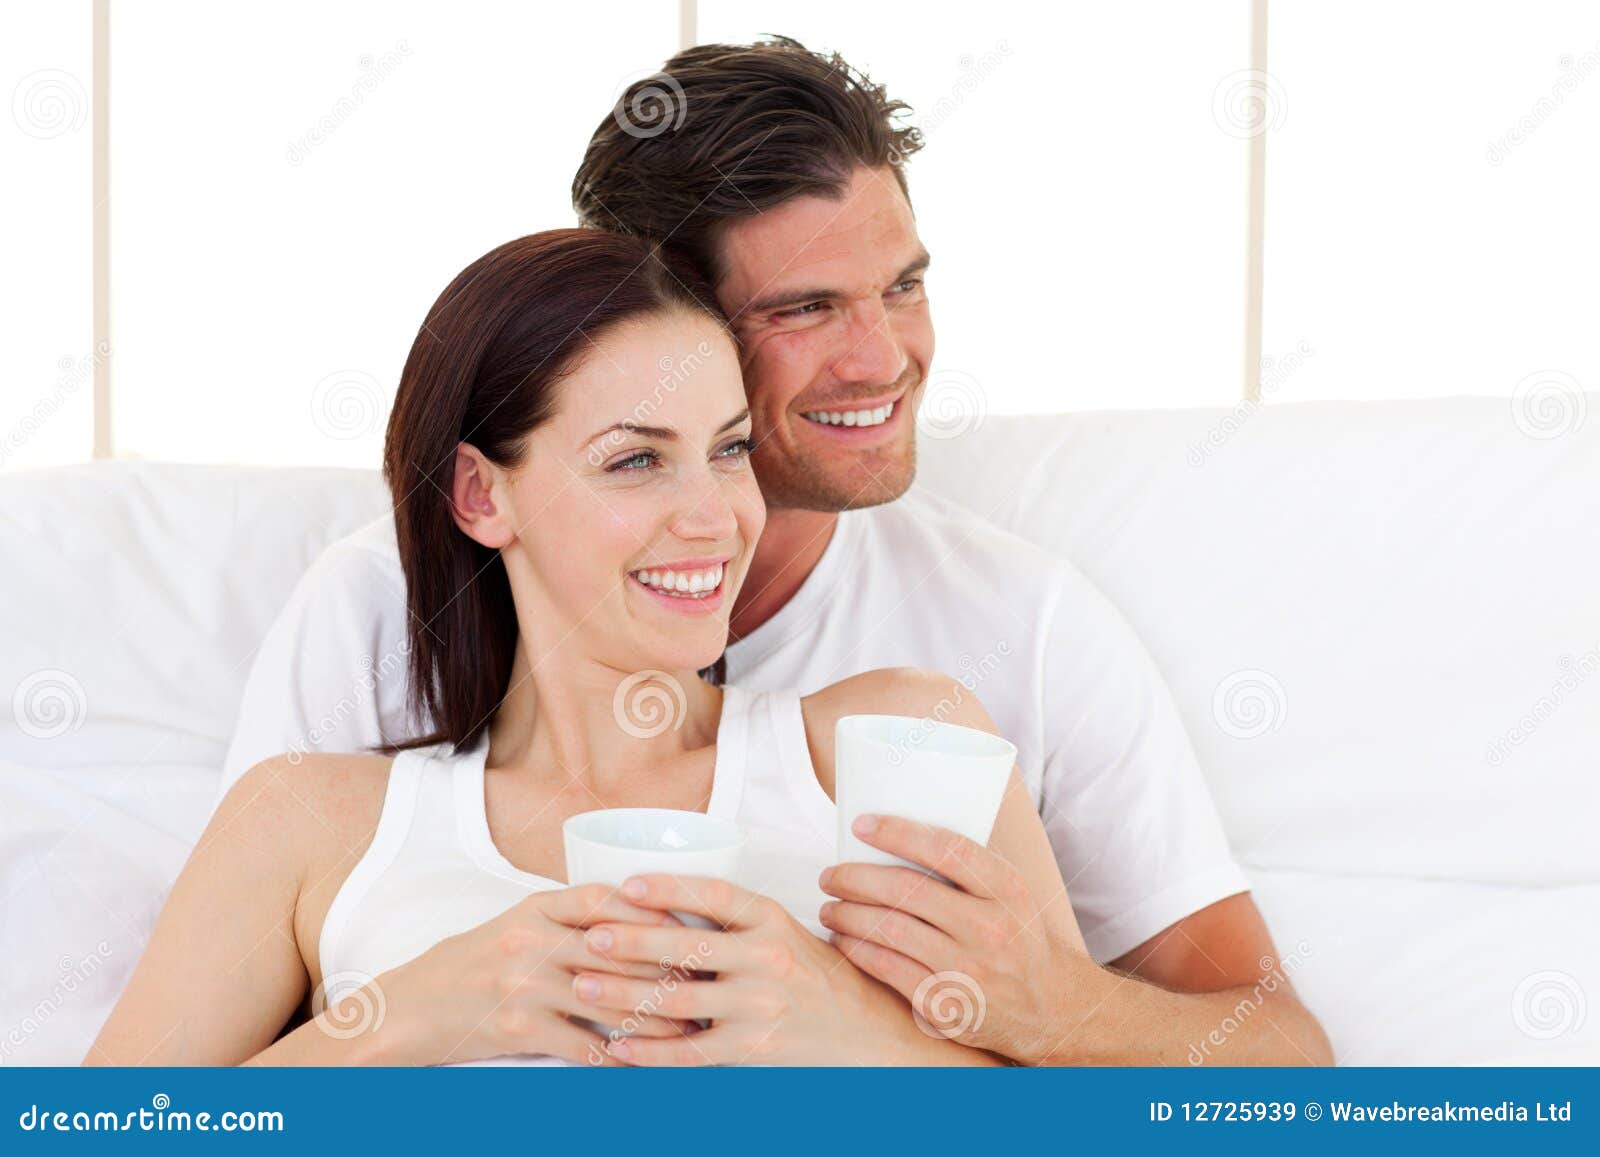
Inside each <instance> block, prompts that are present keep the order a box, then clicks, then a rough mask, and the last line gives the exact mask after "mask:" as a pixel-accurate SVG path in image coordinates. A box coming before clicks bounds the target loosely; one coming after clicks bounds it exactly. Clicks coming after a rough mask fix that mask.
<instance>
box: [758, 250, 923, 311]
mask: <svg viewBox="0 0 1600 1157" xmlns="http://www.w3.org/2000/svg"><path fill="white" fill-rule="evenodd" d="M932 260H933V258H932V257H930V256H929V255H928V251H927V250H926V249H924V250H923V251H922V252H921V253H920V254H919V255H918V256H917V257H916V258H914V259H913V260H912V262H911V264H909V265H907V266H906V267H905V268H904V269H902V270H901V271H900V272H899V273H897V274H895V275H894V278H893V279H892V280H891V281H890V283H889V284H891V285H893V284H895V283H896V282H901V281H904V280H905V279H906V278H908V277H910V276H911V275H912V274H915V273H921V272H922V271H923V270H924V269H926V268H928V265H929V263H930V262H931V261H932ZM838 296H840V294H839V291H838V290H835V289H786V290H784V291H783V292H782V293H772V294H768V295H767V296H766V297H760V298H757V299H756V300H755V301H752V302H751V303H750V304H749V305H746V306H745V307H744V308H743V309H741V310H740V311H739V312H740V313H742V314H745V313H766V312H767V311H768V310H773V309H783V308H784V307H785V306H790V305H805V304H806V303H807V302H812V301H826V300H828V299H829V298H833V297H838Z"/></svg>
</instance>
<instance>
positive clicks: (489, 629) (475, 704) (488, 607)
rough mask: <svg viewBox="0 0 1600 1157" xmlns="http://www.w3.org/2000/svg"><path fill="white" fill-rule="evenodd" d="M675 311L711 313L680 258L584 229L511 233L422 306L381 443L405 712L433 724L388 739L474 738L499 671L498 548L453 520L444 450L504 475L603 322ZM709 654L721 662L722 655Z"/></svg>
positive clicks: (504, 640) (503, 597)
mask: <svg viewBox="0 0 1600 1157" xmlns="http://www.w3.org/2000/svg"><path fill="white" fill-rule="evenodd" d="M672 310H680V311H681V310H687V311H690V312H694V313H701V314H705V315H707V316H710V317H713V318H715V319H717V321H718V322H719V323H720V322H722V321H723V317H722V314H721V312H720V311H719V310H718V309H717V306H716V298H715V297H714V296H713V295H712V292H711V289H710V287H709V286H707V285H706V283H705V282H704V281H703V280H702V278H701V276H700V274H699V273H698V272H697V271H696V269H695V267H694V266H693V265H692V264H690V263H689V262H688V260H687V259H685V258H684V257H683V256H682V255H681V254H677V253H675V252H673V251H670V250H667V249H664V248H662V247H660V246H658V245H654V244H652V243H650V242H648V241H644V240H641V239H639V238H635V237H629V236H625V235H623V234H619V233H605V232H600V231H598V230H593V229H553V230H550V231H548V232H544V233H535V234H532V235H531V236H528V237H519V238H518V239H517V240H515V241H510V242H507V243H506V244H504V245H502V246H500V247H499V248H498V249H494V250H491V251H490V252H488V253H486V254H484V255H483V256H482V257H480V258H478V260H476V261H474V262H473V263H472V264H471V265H469V266H467V267H466V268H465V269H463V270H462V271H461V272H460V273H459V274H457V275H456V278H455V280H454V281H452V282H451V283H450V284H449V286H447V287H446V289H445V291H444V292H443V293H441V294H440V295H439V299H438V300H437V301H435V302H434V303H433V308H432V309H430V310H429V311H428V316H427V319H426V320H425V321H424V322H423V323H422V328H421V329H420V330H419V331H418V333H417V338H416V341H415V342H413V343H412V346H411V353H410V355H409V356H408V357H407V358H406V365H405V369H404V371H403V372H402V373H401V375H400V386H399V389H398V391H397V392H396V394H395V399H394V408H393V410H392V411H391V412H390V414H389V427H388V432H387V437H386V441H385V443H384V451H383V476H384V479H385V480H386V481H387V482H388V484H389V490H390V493H391V494H392V495H393V498H394V524H395V536H396V538H397V540H398V542H399V547H400V563H401V566H402V568H403V569H404V571H405V576H406V605H407V607H408V609H409V610H410V617H409V622H408V623H407V631H406V634H407V641H408V643H409V646H410V650H409V654H408V657H407V662H408V674H409V690H408V706H409V707H410V709H411V713H412V716H413V717H414V718H416V719H419V720H422V721H424V726H428V727H431V730H429V731H428V733H427V734H424V735H421V736H418V737H415V738H411V739H406V740H403V741H400V742H395V743H391V744H389V745H387V746H386V747H385V750H387V751H398V750H402V749H404V748H409V747H420V746H423V745H426V744H433V743H439V742H445V741H448V742H450V743H452V744H454V746H455V749H456V750H457V751H460V750H463V749H465V748H468V747H471V746H472V745H473V744H474V743H476V741H477V740H478V738H479V737H480V736H481V735H482V734H483V732H484V730H485V728H486V727H487V726H488V724H489V721H490V719H491V718H492V717H493V715H494V713H495V710H496V709H497V708H498V707H499V705H500V701H501V699H502V698H504V696H505V693H506V689H507V685H508V683H509V682H510V679H511V663H512V659H513V657H514V656H515V654H516V645H517V617H516V609H515V607H514V605H513V603H512V599H511V585H510V581H509V579H508V578H507V576H506V569H505V564H504V563H503V562H502V561H501V558H500V552H499V551H497V550H492V549H490V548H489V547H486V546H483V545H482V544H480V543H478V542H475V541H473V540H472V539H471V538H468V537H467V536H466V535H465V534H464V533H462V531H461V530H460V528H459V527H457V526H456V524H455V520H454V518H453V516H452V512H451V511H452V507H451V499H450V495H451V493H452V483H453V481H454V473H455V460H456V449H457V447H458V445H459V444H460V443H462V442H467V443H470V444H471V445H473V446H475V447H476V448H477V449H478V450H479V451H480V452H481V453H482V454H483V456H484V457H485V458H487V459H488V460H489V461H491V462H493V463H494V464H495V465H496V466H499V467H501V468H504V469H510V468H513V467H515V466H516V465H517V464H518V463H520V462H521V460H522V456H523V453H524V451H525V449H526V439H527V435H528V434H529V432H530V431H532V430H533V429H534V428H535V427H537V426H539V425H540V424H541V423H543V422H544V421H546V420H547V419H548V418H550V416H551V415H552V414H553V413H554V411H555V408H556V402H557V390H556V387H557V385H558V384H559V383H560V382H561V380H562V379H563V378H564V377H566V376H567V374H568V373H570V372H571V370H572V369H573V368H574V367H575V366H576V365H577V364H578V363H579V361H580V360H581V359H582V357H583V356H584V354H585V352H586V351H587V350H589V349H591V348H592V343H593V342H594V341H596V340H597V339H598V338H599V337H600V336H601V335H602V334H604V333H605V332H606V331H607V330H610V329H612V328H613V327H615V326H618V325H620V324H622V323H623V322H626V321H629V320H631V319H634V318H638V317H641V316H647V315H650V314H658V313H662V312H666V311H672ZM719 662H720V660H719Z"/></svg>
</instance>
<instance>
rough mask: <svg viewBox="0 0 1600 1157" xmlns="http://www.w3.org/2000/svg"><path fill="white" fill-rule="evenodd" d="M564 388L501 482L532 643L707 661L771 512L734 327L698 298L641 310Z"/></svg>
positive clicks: (652, 663) (692, 664) (511, 555)
mask: <svg viewBox="0 0 1600 1157" xmlns="http://www.w3.org/2000/svg"><path fill="white" fill-rule="evenodd" d="M555 389H556V390H557V396H556V408H555V414H554V416H553V417H552V418H551V419H550V420H548V421H547V422H545V423H544V424H543V425H542V426H540V427H538V428H537V429H536V430H534V431H533V432H532V434H530V435H529V437H528V444H527V451H526V454H525V455H524V458H523V462H522V464H521V465H520V466H518V467H517V468H516V469H515V470H513V471H511V472H510V473H509V474H508V475H507V477H506V478H505V479H504V481H503V482H502V484H501V485H500V486H498V487H497V488H496V489H497V490H500V491H501V492H502V494H503V500H504V505H505V506H506V507H508V511H507V513H508V514H509V515H510V517H511V519H512V525H511V529H512V531H513V533H514V534H515V540H514V541H512V542H511V543H510V544H509V545H508V546H506V547H505V548H504V549H503V550H502V557H503V558H504V559H505V561H506V567H507V571H508V573H509V575H510V577H511V581H512V589H513V591H514V593H515V597H516V599H517V604H518V617H519V619H520V620H521V623H522V627H523V633H524V638H525V641H526V642H528V643H532V644H533V650H532V651H531V652H530V654H529V658H530V659H531V660H532V661H533V662H534V663H538V662H539V661H540V659H541V657H542V656H543V655H544V654H546V653H548V651H549V649H551V648H554V647H558V646H559V647H561V648H562V649H563V650H566V649H568V648H570V646H571V644H572V643H573V642H577V643H578V644H579V645H580V646H581V648H582V652H583V653H585V654H587V655H590V656H592V657H594V658H596V659H598V660H600V661H601V662H603V663H605V664H607V665H609V666H612V667H616V668H618V669H621V670H627V671H640V670H645V669H651V668H656V669H667V670H671V669H685V668H687V669H698V668H701V667H705V666H708V665H710V664H711V663H712V662H714V661H715V660H716V658H717V656H718V655H720V654H721V653H722V650H723V648H724V646H725V645H726V643H727V638H728V616H729V614H730V613H731V611H732V609H733V600H734V596H735V595H736V594H737V593H738V591H739V587H740V585H741V584H742V583H743V581H744V577H745V574H746V573H747V571H748V570H749V566H750V556H751V553H752V551H753V550H754V549H755V544H756V539H757V538H758V537H760V534H761V528H762V525H763V524H764V523H765V521H766V507H765V506H764V505H763V503H762V500H761V492H760V490H759V489H757V487H756V480H755V475H754V473H753V472H752V471H751V469H750V443H749V437H750V418H749V412H748V410H747V408H746V405H745V396H744V384H743V380H742V378H741V376H740V372H739V359H738V354H737V352H736V351H735V349H734V346H733V342H732V340H731V339H730V338H729V337H728V335H727V333H726V331H724V330H723V329H722V328H721V327H720V326H718V325H717V324H716V322H715V321H713V320H712V319H710V318H707V317H705V316H703V315H700V314H695V313H690V312H687V311H682V310H675V311H672V312H667V313H658V314H653V315H649V316H646V317H643V318H638V319H635V320H634V321H632V322H629V323H625V324H624V325H621V326H618V327H616V328H614V329H612V330H611V331H609V332H607V333H605V334H604V335H602V336H601V337H600V338H598V339H597V340H596V341H594V342H592V343H590V345H589V352H588V354H587V355H586V356H585V357H584V358H583V360H582V362H581V363H580V364H579V365H578V366H577V367H576V368H575V369H574V370H573V371H572V372H571V373H569V374H568V375H567V376H566V377H565V378H564V379H562V380H561V381H560V382H559V383H557V385H556V386H555ZM530 636H534V637H530Z"/></svg>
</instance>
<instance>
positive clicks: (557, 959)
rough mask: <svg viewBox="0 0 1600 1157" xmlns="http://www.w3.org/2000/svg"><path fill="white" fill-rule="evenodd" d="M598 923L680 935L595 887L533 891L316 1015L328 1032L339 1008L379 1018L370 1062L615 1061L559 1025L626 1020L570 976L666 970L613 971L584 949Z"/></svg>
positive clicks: (638, 975)
mask: <svg viewBox="0 0 1600 1157" xmlns="http://www.w3.org/2000/svg"><path fill="white" fill-rule="evenodd" d="M601 921H604V922H605V923H606V926H607V927H612V928H638V929H639V930H641V931H642V930H644V929H646V928H649V929H653V930H660V931H666V930H667V929H669V928H677V929H679V930H680V931H681V930H682V929H681V926H679V925H678V922H677V921H676V920H675V919H674V918H673V917H671V916H669V915H667V914H666V913H665V912H661V911H655V910H652V909H648V908H639V907H635V906H633V905H632V904H629V903H628V902H627V901H626V900H624V899H623V898H622V896H620V895H619V894H618V893H617V891H616V890H615V889H613V888H610V887H606V886H604V885H600V884H587V885H584V886H581V887H577V888H562V889H558V890H555V891H549V892H536V893H534V894H533V895H531V896H529V897H528V898H527V899H525V900H522V901H519V902H518V903H516V904H515V905H513V906H512V907H510V908H508V909H507V910H506V911H504V912H502V913H501V914H500V915H499V916H496V917H494V918H493V919H492V920H487V921H485V922H484V923H482V924H480V925H478V926H477V927H476V928H471V929H468V930H467V931H465V932H462V933H460V934H458V935H455V936H450V937H447V938H446V939H444V940H441V941H440V942H439V943H438V944H435V945H434V946H433V947H432V948H430V949H428V950H427V951H426V952H424V953H422V954H421V955H420V956H417V957H416V958H414V959H412V960H410V961H407V962H406V963H405V964H402V965H400V966H398V967H396V968H393V969H391V970H389V971H388V972H385V973H383V974H382V975H381V976H379V977H378V978H377V979H376V980H375V981H373V982H372V984H370V985H368V986H367V988H371V989H375V990H376V991H375V993H371V994H366V995H363V993H365V989H363V990H362V991H361V992H358V993H355V994H353V996H345V997H340V998H336V999H335V1000H334V1001H332V1002H330V1008H329V1009H327V1010H326V1011H325V1012H324V1013H323V1014H322V1016H323V1017H325V1018H327V1019H328V1021H329V1023H330V1024H331V1025H333V1026H337V1025H338V1024H339V1023H340V1022H341V1020H349V1019H351V1018H349V1017H342V1016H341V1015H340V1011H339V1008H338V1005H339V1004H340V1003H341V1001H342V1000H344V999H354V1000H356V1001H357V1002H358V1003H359V1002H363V1001H364V1002H365V1008H367V1009H371V1008H374V1007H376V1008H381V1009H383V1013H384V1016H383V1020H384V1023H383V1024H382V1025H378V1026H375V1028H374V1055H373V1057H372V1059H373V1060H374V1061H375V1062H376V1063H379V1064H448V1063H453V1062H459V1061H475V1060H483V1059H485V1058H488V1057H497V1056H507V1055H513V1054H518V1053H548V1054H550V1055H552V1056H556V1057H560V1058H562V1059H564V1060H568V1061H573V1062H575V1063H579V1064H616V1063H617V1062H616V1061H615V1060H614V1059H612V1058H611V1057H610V1056H609V1055H608V1054H607V1053H606V1051H605V1048H604V1045H605V1038H604V1037H602V1036H600V1035H598V1034H597V1033H595V1032H593V1031H591V1030H590V1029H589V1028H586V1027H584V1026H582V1025H580V1024H577V1023H574V1022H573V1021H572V1020H569V1019H568V1018H569V1017H574V1016H576V1017H579V1018H581V1019H583V1020H589V1021H594V1022H597V1023H599V1024H600V1025H602V1026H603V1027H606V1028H616V1027H618V1026H620V1025H621V1023H622V1020H623V1019H624V1018H623V1017H620V1016H619V1017H615V1018H613V1017H611V1016H609V1015H608V1014H607V1013H606V1012H605V1011H604V1010H598V1009H596V1008H594V1007H593V1006H591V1005H587V1004H585V1003H583V1002H581V1001H579V1000H578V999H577V998H576V997H575V996H574V995H573V976H574V974H575V973H579V972H581V973H583V974H585V975H599V974H612V976H613V979H617V980H621V979H622V978H623V977H624V976H625V977H628V978H631V979H630V983H637V984H645V985H648V984H651V983H656V982H659V981H660V980H661V979H662V978H663V977H664V976H665V975H666V973H665V972H664V971H663V969H662V968H661V967H660V966H659V965H657V964H655V963H652V962H637V963H629V964H626V965H623V964H617V963H613V962H612V961H611V960H608V959H606V958H605V957H603V956H600V955H598V954H596V953H594V952H592V951H591V950H590V949H589V948H588V947H587V945H586V944H585V942H584V935H583V930H584V929H586V928H589V927H591V926H592V925H594V924H597V923H599V922H601ZM617 974H621V975H620V976H619V975H617ZM642 1021H643V1022H642V1023H640V1024H634V1023H631V1022H630V1023H629V1024H628V1025H627V1030H628V1031H632V1032H638V1033H641V1034H644V1035H647V1036H663V1037H677V1036H679V1035H680V1034H681V1033H682V1032H683V1031H684V1029H685V1028H686V1027H689V1026H686V1025H684V1024H683V1023H681V1022H675V1021H672V1020H669V1019H666V1018H664V1017H650V1018H642ZM334 1031H336V1027H335V1030H334Z"/></svg>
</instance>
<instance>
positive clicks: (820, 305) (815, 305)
mask: <svg viewBox="0 0 1600 1157" xmlns="http://www.w3.org/2000/svg"><path fill="white" fill-rule="evenodd" d="M827 305H828V303H827V302H825V301H808V302H806V303H805V304H804V305H797V306H795V307H794V308H793V309H784V310H780V311H779V312H778V316H779V317H804V316H805V315H806V314H808V313H811V312H813V311H814V310H818V309H825V308H827Z"/></svg>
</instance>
